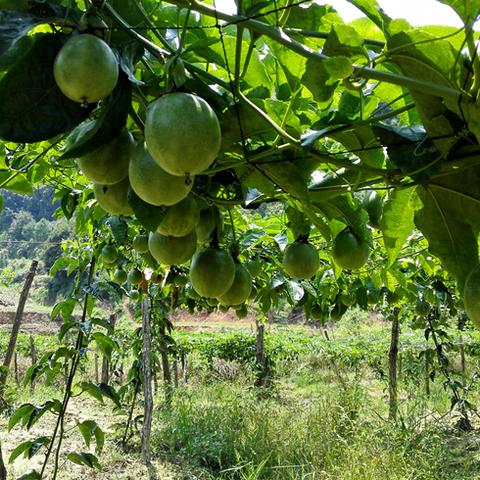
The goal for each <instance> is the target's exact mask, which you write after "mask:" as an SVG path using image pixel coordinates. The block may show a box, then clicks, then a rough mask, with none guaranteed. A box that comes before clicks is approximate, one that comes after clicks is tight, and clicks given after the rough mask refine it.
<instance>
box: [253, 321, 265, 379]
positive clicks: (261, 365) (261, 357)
mask: <svg viewBox="0 0 480 480" xmlns="http://www.w3.org/2000/svg"><path fill="white" fill-rule="evenodd" d="M255 361H256V364H257V379H256V380H255V386H256V387H263V386H265V383H266V380H267V374H268V372H267V364H266V363H267V362H266V358H265V325H264V323H263V322H259V321H258V320H257V351H256V355H255Z"/></svg>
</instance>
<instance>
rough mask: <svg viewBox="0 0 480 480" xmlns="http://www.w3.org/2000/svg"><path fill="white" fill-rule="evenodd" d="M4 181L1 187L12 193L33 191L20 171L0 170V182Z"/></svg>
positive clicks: (30, 192) (29, 192)
mask: <svg viewBox="0 0 480 480" xmlns="http://www.w3.org/2000/svg"><path fill="white" fill-rule="evenodd" d="M0 108H1V107H0ZM10 179H11V180H10ZM4 182H5V184H4V185H3V187H2V188H5V189H6V190H10V191H11V192H13V193H19V194H32V193H33V186H32V184H31V182H29V181H28V179H27V177H25V175H23V174H22V173H18V172H15V171H0V184H3V183H4Z"/></svg>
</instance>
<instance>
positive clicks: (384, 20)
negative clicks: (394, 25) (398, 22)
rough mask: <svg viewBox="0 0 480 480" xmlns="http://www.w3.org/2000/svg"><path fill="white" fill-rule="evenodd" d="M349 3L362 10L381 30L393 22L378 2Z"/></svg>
mask: <svg viewBox="0 0 480 480" xmlns="http://www.w3.org/2000/svg"><path fill="white" fill-rule="evenodd" d="M347 2H349V3H351V4H352V5H355V6H356V7H357V8H358V9H360V10H361V11H362V12H363V13H364V14H365V15H366V16H367V17H368V18H369V19H370V20H371V21H372V22H373V23H375V25H376V26H377V27H379V28H380V29H381V30H384V26H385V25H388V23H390V21H391V18H390V17H389V16H388V15H387V14H386V13H385V12H384V11H383V10H382V9H381V8H380V5H379V4H378V2H377V1H376V0H347Z"/></svg>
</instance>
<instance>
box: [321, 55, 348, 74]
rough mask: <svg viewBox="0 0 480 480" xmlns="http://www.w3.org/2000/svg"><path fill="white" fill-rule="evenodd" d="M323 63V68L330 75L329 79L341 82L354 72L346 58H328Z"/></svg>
mask: <svg viewBox="0 0 480 480" xmlns="http://www.w3.org/2000/svg"><path fill="white" fill-rule="evenodd" d="M324 63H325V68H326V70H327V72H328V73H329V75H330V78H333V79H335V80H342V79H344V78H348V77H350V76H351V75H352V73H353V72H354V70H353V64H352V62H351V60H350V59H349V58H348V57H344V56H337V57H330V58H329V59H327V60H326V61H325V62H324Z"/></svg>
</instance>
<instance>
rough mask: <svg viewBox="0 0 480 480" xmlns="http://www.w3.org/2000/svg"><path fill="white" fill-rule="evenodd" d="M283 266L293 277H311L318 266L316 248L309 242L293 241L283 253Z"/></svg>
mask: <svg viewBox="0 0 480 480" xmlns="http://www.w3.org/2000/svg"><path fill="white" fill-rule="evenodd" d="M283 268H284V269H285V272H286V273H287V274H288V275H289V276H291V277H295V278H299V279H307V278H311V277H313V275H315V274H316V273H317V271H318V269H319V268H320V259H319V258H318V253H317V250H316V249H315V247H314V246H313V245H311V244H310V243H303V242H298V241H297V242H293V243H291V244H290V245H289V246H288V247H287V248H286V249H285V252H284V253H283Z"/></svg>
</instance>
